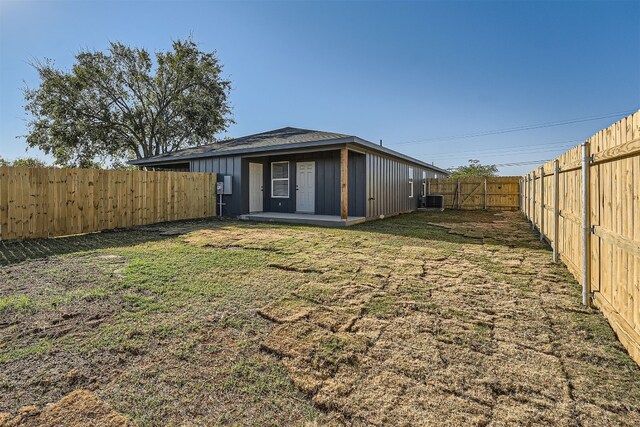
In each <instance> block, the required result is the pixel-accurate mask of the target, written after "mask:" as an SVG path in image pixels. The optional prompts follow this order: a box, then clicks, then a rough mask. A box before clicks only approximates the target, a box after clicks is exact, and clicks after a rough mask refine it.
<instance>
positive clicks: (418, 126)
mask: <svg viewBox="0 0 640 427" xmlns="http://www.w3.org/2000/svg"><path fill="white" fill-rule="evenodd" d="M190 34H191V35H193V38H194V39H195V40H196V41H198V42H199V43H200V45H201V48H202V49H204V50H217V52H218V56H219V58H220V59H221V61H222V62H223V64H224V73H225V75H226V76H227V77H229V78H230V79H231V81H232V82H233V91H232V93H231V103H232V105H233V109H234V118H235V120H236V122H237V123H236V124H235V125H233V126H231V128H230V129H229V131H228V133H227V134H226V135H229V136H241V135H246V134H250V133H255V132H260V131H265V130H270V129H275V128H279V127H284V126H294V127H305V128H311V129H321V130H330V131H336V132H342V133H347V134H354V135H358V136H360V137H362V138H365V139H368V140H370V141H375V142H377V141H378V140H379V139H383V140H384V143H385V145H386V146H388V147H390V148H393V149H397V150H400V151H402V152H404V153H406V154H409V155H412V156H414V157H417V158H419V159H421V160H424V161H428V162H434V163H435V164H436V165H438V166H441V167H450V166H456V165H460V164H465V163H466V162H467V160H468V159H471V158H474V159H479V160H481V161H482V162H483V163H497V164H504V163H511V162H522V161H527V160H542V159H551V158H553V157H555V155H557V154H559V153H561V152H563V151H565V150H566V149H567V148H569V147H570V146H572V145H576V144H577V143H578V142H579V141H580V140H582V139H585V138H586V137H588V136H590V135H591V134H593V133H594V132H596V131H597V130H599V129H601V128H604V127H606V126H608V125H609V124H611V123H613V122H615V121H616V120H617V119H618V118H620V117H622V116H624V115H625V112H631V111H632V110H633V111H635V110H637V109H638V108H639V107H640V48H639V46H640V2H637V1H633V2H622V1H620V2H619V1H607V2H578V1H571V2H523V1H518V2H488V1H475V2H458V1H455V2H426V1H425V2H397V1H396V2H365V1H351V2H337V1H334V2H302V1H298V2H270V1H263V2H206V1H200V2H187V1H183V2H169V1H164V2H149V1H140V2H118V1H112V2H98V1H83V2H62V1H41V2H33V1H18V2H11V1H7V0H2V1H0V156H3V157H5V158H9V159H13V158H15V157H19V156H25V155H32V156H42V154H41V153H38V152H37V151H36V150H29V151H28V152H25V149H26V145H25V143H24V141H23V139H22V138H20V137H18V136H19V135H24V134H25V132H26V130H25V119H26V115H25V112H24V110H23V104H24V102H23V99H22V94H21V91H20V88H21V87H22V86H23V81H24V82H26V83H27V84H28V85H30V86H35V85H37V83H38V80H37V75H36V73H35V72H34V70H33V69H32V68H31V67H30V66H29V64H28V63H29V61H30V60H32V59H33V58H45V57H47V58H52V59H54V60H55V61H56V64H57V65H59V66H60V67H62V68H68V67H70V66H71V64H72V63H73V57H74V54H75V53H77V51H78V50H79V49H81V48H89V49H105V48H106V47H107V45H108V42H109V41H121V42H124V43H128V44H131V45H135V46H140V47H145V48H148V49H149V50H152V51H153V50H159V49H161V50H164V49H168V48H169V47H170V44H171V40H172V39H176V38H183V37H187V36H189V35H190ZM610 113H615V114H613V115H611V114H610ZM604 115H610V117H606V118H602V119H598V120H589V121H580V122H578V123H573V124H570V125H562V126H546V127H540V128H537V129H532V130H528V131H523V132H509V133H501V134H494V135H485V136H481V137H469V136H470V135H476V134H477V133H482V132H484V131H491V130H499V129H505V128H514V127H520V126H527V125H532V124H541V123H550V122H559V121H566V120H571V119H579V118H586V117H600V116H604ZM220 136H223V135H220ZM457 136H465V137H464V138H451V137H457ZM17 137H18V138H17ZM532 167H533V166H514V167H501V168H500V173H501V174H503V175H511V174H521V173H525V172H526V171H528V170H530V169H531V168H532Z"/></svg>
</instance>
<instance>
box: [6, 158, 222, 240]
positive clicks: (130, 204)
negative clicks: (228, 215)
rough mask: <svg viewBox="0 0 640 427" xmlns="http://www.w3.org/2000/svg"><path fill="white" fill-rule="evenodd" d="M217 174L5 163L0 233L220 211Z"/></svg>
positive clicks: (14, 235) (29, 233)
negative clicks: (217, 198) (22, 166)
mask: <svg viewBox="0 0 640 427" xmlns="http://www.w3.org/2000/svg"><path fill="white" fill-rule="evenodd" d="M215 194H216V174H210V173H189V172H152V171H119V170H97V169H54V168H15V167H0V239H2V240H8V239H30V238H36V237H53V236H64V235H70V234H79V233H88V232H92V231H100V230H107V229H112V228H120V227H131V226H135V225H144V224H151V223H154V222H162V221H173V220H179V219H190V218H202V217H209V216H215V213H216V205H215V203H216V197H215Z"/></svg>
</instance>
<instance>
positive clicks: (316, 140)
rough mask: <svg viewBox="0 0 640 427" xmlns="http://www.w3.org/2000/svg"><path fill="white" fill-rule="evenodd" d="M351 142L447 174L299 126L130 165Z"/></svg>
mask: <svg viewBox="0 0 640 427" xmlns="http://www.w3.org/2000/svg"><path fill="white" fill-rule="evenodd" d="M344 143H352V144H356V145H361V146H364V147H367V148H369V149H371V150H375V151H378V152H382V153H386V154H389V155H391V156H395V157H399V158H401V159H404V160H407V161H409V162H413V163H415V164H418V165H421V166H424V167H426V168H429V169H432V170H435V171H438V172H442V173H444V174H448V172H447V171H445V170H443V169H440V168H438V167H436V166H433V165H429V164H427V163H425V162H423V161H421V160H418V159H414V158H413V157H409V156H407V155H405V154H402V153H399V152H397V151H394V150H391V149H389V148H387V147H382V146H379V145H378V144H374V143H372V142H369V141H367V140H364V139H362V138H358V137H357V136H353V135H345V134H342V133H335V132H324V131H319V130H310V129H299V128H293V127H286V128H282V129H276V130H271V131H269V132H262V133H256V134H253V135H247V136H242V137H240V138H234V139H227V140H222V141H218V142H214V143H211V144H207V145H201V146H198V147H190V148H185V149H182V150H176V151H172V152H170V153H166V154H160V155H158V156H153V157H146V158H144V159H139V160H132V161H130V162H129V164H132V165H141V166H142V165H149V164H158V163H163V162H172V163H175V162H178V161H182V160H185V161H186V160H188V159H196V158H200V157H215V156H226V155H229V156H231V155H237V154H247V153H254V152H267V151H272V150H273V151H275V150H282V149H300V148H308V147H316V146H326V145H334V144H336V145H337V144H344Z"/></svg>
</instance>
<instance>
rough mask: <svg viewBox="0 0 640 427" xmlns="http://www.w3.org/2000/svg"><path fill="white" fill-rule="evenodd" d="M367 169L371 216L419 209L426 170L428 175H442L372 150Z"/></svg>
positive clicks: (375, 216)
mask: <svg viewBox="0 0 640 427" xmlns="http://www.w3.org/2000/svg"><path fill="white" fill-rule="evenodd" d="M410 167H412V168H413V197H409V168H410ZM366 168H367V174H366V195H367V203H366V205H367V206H366V216H367V218H378V217H380V215H385V216H389V215H395V214H399V213H403V212H411V211H413V210H416V209H417V208H418V205H419V202H420V195H421V194H422V183H423V179H422V172H426V174H427V178H435V175H436V174H438V172H435V171H433V170H431V169H427V168H424V167H421V166H418V165H415V164H412V163H409V162H405V161H402V160H397V159H394V158H390V157H386V156H383V155H379V154H376V153H370V152H368V153H367V154H366ZM441 175H442V174H441V173H440V174H438V176H441Z"/></svg>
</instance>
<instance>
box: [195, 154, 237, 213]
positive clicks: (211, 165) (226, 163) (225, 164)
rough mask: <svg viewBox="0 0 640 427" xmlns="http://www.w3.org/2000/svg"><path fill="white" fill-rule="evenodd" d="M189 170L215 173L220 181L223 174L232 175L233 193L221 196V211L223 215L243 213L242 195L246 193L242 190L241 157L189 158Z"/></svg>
mask: <svg viewBox="0 0 640 427" xmlns="http://www.w3.org/2000/svg"><path fill="white" fill-rule="evenodd" d="M191 170H192V171H193V172H214V173H217V174H218V182H222V181H223V179H224V178H223V177H224V176H225V175H231V176H232V177H233V178H232V186H233V188H232V191H233V194H230V195H226V196H223V202H224V203H225V206H224V208H223V210H222V213H223V215H225V216H237V215H240V214H241V213H244V211H243V210H242V201H243V197H242V195H243V194H247V193H246V192H242V183H243V180H242V158H241V157H240V156H232V157H210V158H204V159H193V160H191ZM245 181H246V180H245ZM216 202H217V200H216Z"/></svg>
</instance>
